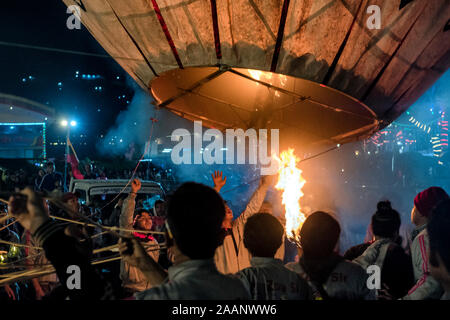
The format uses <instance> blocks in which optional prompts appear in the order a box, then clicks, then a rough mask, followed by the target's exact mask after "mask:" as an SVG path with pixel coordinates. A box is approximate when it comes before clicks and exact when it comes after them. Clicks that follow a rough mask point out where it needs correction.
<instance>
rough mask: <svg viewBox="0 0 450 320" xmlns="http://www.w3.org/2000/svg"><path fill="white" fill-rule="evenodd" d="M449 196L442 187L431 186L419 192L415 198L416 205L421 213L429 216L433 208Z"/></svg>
mask: <svg viewBox="0 0 450 320" xmlns="http://www.w3.org/2000/svg"><path fill="white" fill-rule="evenodd" d="M448 198H449V196H448V194H447V192H445V190H444V189H442V188H440V187H430V188H428V189H425V190H423V191H422V192H419V193H418V194H417V196H416V197H415V198H414V206H415V207H416V208H417V210H419V212H420V214H421V215H423V216H425V217H429V216H430V215H431V210H432V209H433V208H434V207H435V206H436V205H437V204H438V203H439V202H441V201H442V200H446V199H448Z"/></svg>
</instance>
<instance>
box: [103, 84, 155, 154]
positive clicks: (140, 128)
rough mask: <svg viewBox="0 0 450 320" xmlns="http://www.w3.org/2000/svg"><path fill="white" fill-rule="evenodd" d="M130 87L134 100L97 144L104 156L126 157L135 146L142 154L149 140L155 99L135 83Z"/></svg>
mask: <svg viewBox="0 0 450 320" xmlns="http://www.w3.org/2000/svg"><path fill="white" fill-rule="evenodd" d="M128 82H130V81H128ZM130 85H131V86H132V87H133V88H134V91H135V94H134V97H133V100H132V101H131V103H130V104H129V105H128V108H127V110H125V111H122V112H120V113H119V115H118V116H117V119H116V123H115V125H114V126H113V127H112V128H111V129H110V130H109V131H108V133H107V134H106V135H105V136H104V138H103V139H102V140H101V141H99V142H98V144H97V149H98V151H99V152H100V153H102V154H104V155H109V156H117V155H125V154H126V153H127V152H130V150H132V148H133V146H134V148H135V150H136V152H139V153H142V152H143V150H144V146H145V142H146V141H147V140H148V139H149V136H150V128H151V123H152V122H151V120H150V118H151V117H152V116H153V114H154V106H153V105H152V104H151V102H152V100H153V99H152V98H151V97H150V95H149V94H148V93H146V92H145V91H144V90H142V89H141V88H139V87H138V86H137V85H136V84H135V83H134V82H130Z"/></svg>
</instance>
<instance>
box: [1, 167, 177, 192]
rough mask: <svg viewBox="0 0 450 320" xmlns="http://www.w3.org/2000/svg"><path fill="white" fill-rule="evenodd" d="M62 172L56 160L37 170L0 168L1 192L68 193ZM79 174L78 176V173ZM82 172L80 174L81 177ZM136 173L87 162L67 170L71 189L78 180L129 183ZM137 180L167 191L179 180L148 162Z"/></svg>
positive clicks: (139, 169)
mask: <svg viewBox="0 0 450 320" xmlns="http://www.w3.org/2000/svg"><path fill="white" fill-rule="evenodd" d="M60 169H61V170H59V171H58V170H56V166H55V163H54V162H53V161H47V162H46V163H42V166H40V167H37V168H36V169H30V168H26V169H23V168H21V169H17V170H14V169H10V168H4V167H1V166H0V192H1V191H17V190H22V189H23V188H25V187H26V186H33V188H34V189H35V190H39V191H42V190H47V191H52V190H54V189H60V190H61V191H64V174H63V170H64V166H63V165H62V166H61V168H60ZM74 172H75V174H74ZM77 173H78V174H77ZM132 174H133V169H123V170H121V169H115V168H111V169H109V168H106V167H105V166H104V165H102V164H101V163H97V162H92V161H84V162H83V163H82V164H79V165H78V167H77V168H74V167H73V166H72V165H68V170H67V175H68V176H67V179H66V184H67V186H66V187H67V189H68V188H69V184H70V180H71V179H72V178H74V179H98V180H108V179H126V180H128V179H129V178H130V176H131V175H132ZM134 175H135V177H137V178H139V179H141V180H152V181H156V182H160V183H161V184H163V185H164V186H165V187H166V188H167V189H171V188H173V186H174V185H176V183H177V181H176V177H175V174H174V172H173V171H172V168H163V167H160V166H157V165H154V164H153V163H151V162H145V163H142V164H141V165H139V166H138V168H137V169H136V172H135V173H134Z"/></svg>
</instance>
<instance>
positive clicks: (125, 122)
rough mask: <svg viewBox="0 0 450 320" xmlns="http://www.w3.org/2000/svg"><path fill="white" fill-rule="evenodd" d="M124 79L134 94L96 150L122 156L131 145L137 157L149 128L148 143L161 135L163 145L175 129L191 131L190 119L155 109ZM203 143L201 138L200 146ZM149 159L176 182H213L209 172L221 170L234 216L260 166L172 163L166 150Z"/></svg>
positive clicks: (252, 187) (147, 97) (147, 96)
mask: <svg viewBox="0 0 450 320" xmlns="http://www.w3.org/2000/svg"><path fill="white" fill-rule="evenodd" d="M128 82H129V85H130V86H131V87H132V88H133V89H134V91H135V94H134V97H133V99H132V100H131V103H130V104H129V105H128V108H127V109H126V110H125V111H122V112H120V113H119V115H118V116H117V119H116V122H115V124H114V126H113V127H112V128H111V129H110V130H109V131H108V133H107V134H106V135H105V137H104V138H103V139H102V140H100V141H99V142H98V143H97V149H98V151H99V152H100V153H102V154H103V155H107V156H124V155H125V156H126V155H130V153H131V151H132V150H133V149H134V151H135V152H134V157H133V159H138V158H139V157H140V156H141V155H142V153H143V152H144V149H145V144H146V142H147V141H148V140H149V138H150V131H152V146H154V144H156V139H162V140H163V141H164V145H165V146H167V147H170V145H171V144H173V143H171V141H170V140H171V138H170V137H171V134H172V132H173V131H174V130H175V129H179V128H184V129H187V130H188V131H189V132H193V129H194V127H193V122H191V121H189V120H185V119H183V118H181V117H179V116H176V115H174V114H173V113H171V112H169V111H167V110H164V109H160V110H157V109H156V108H155V106H154V105H153V104H152V102H153V101H154V100H153V98H152V97H151V96H150V94H149V93H147V92H146V91H144V90H143V89H142V88H140V87H139V86H137V85H136V84H135V82H134V81H133V80H132V79H130V78H128ZM151 118H154V119H156V120H157V122H155V123H154V124H153V130H151V127H152V121H151ZM204 130H206V129H205V128H204ZM204 130H203V132H204ZM206 144H207V143H206V142H205V143H204V146H205V145H206ZM152 162H153V163H154V164H155V165H157V166H159V167H161V168H162V169H163V170H169V169H171V170H172V172H173V174H175V176H176V178H177V181H179V182H180V183H183V182H187V181H195V182H198V183H203V184H205V185H208V186H213V181H212V178H211V175H212V174H213V173H214V171H215V170H219V171H223V173H224V175H225V176H227V183H226V185H225V186H224V188H223V191H222V192H221V193H222V197H223V198H224V199H225V200H227V201H228V202H229V203H230V207H231V209H232V210H233V212H234V214H235V216H237V215H239V214H240V213H241V212H242V211H243V210H244V209H245V207H246V205H247V202H248V200H249V198H250V196H251V194H252V193H253V191H254V190H255V189H256V187H257V186H258V178H259V172H260V170H259V168H257V167H256V166H254V165H226V164H223V165H207V164H180V165H175V164H173V163H172V160H171V158H170V153H166V154H164V155H161V154H159V155H158V156H155V157H152ZM141 165H142V164H141Z"/></svg>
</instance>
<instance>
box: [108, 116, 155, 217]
mask: <svg viewBox="0 0 450 320" xmlns="http://www.w3.org/2000/svg"><path fill="white" fill-rule="evenodd" d="M155 112H156V110H155ZM155 121H156V119H152V126H151V128H150V137H149V139H148V143H147V146H146V147H145V149H144V153H142V156H141V158H140V159H139V161H138V163H137V165H136V167H135V168H134V170H133V174H132V175H131V178H130V180H128V182H127V184H126V185H125V187H123V188H122V190H120V192H119V193H118V194H117V195H116V196H115V197H114V198H113V199H112V200H111V201H109V202H108V203H107V204H105V205H104V206H103V207H102V208H100V210H103V209H105V208H106V207H107V206H109V205H110V204H111V203H113V202H114V201H115V200H116V199H117V198H118V197H119V196H120V195H121V194H122V193H123V191H124V190H125V189H126V188H127V187H128V185H129V184H130V183H131V181H133V179H134V175H135V174H136V171H137V169H138V168H139V165H140V164H141V160H142V159H144V157H145V154H146V153H147V152H148V149H149V148H150V145H151V143H152V136H153V125H154V124H155Z"/></svg>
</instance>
